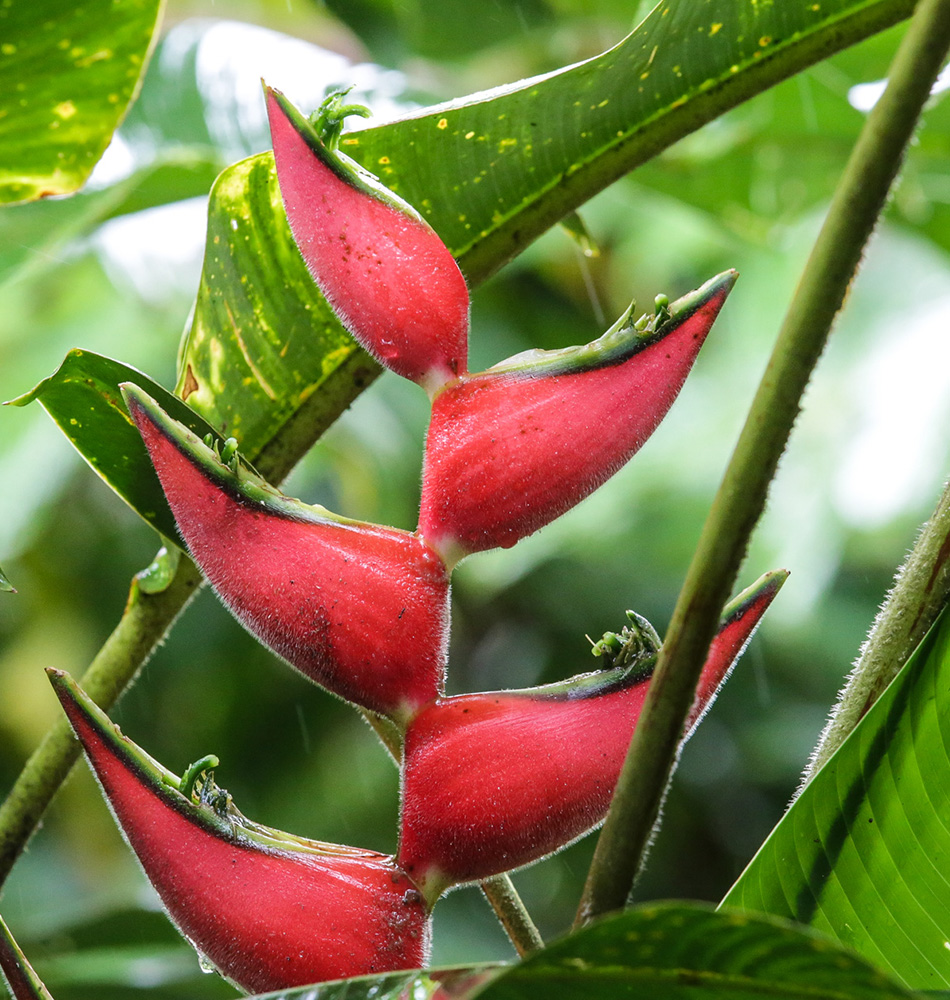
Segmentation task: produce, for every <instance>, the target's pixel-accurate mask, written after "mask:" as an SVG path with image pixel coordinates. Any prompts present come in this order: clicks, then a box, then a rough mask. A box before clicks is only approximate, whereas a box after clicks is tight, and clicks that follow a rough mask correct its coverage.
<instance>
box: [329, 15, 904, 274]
mask: <svg viewBox="0 0 950 1000" xmlns="http://www.w3.org/2000/svg"><path fill="white" fill-rule="evenodd" d="M912 9H913V3H911V2H907V0H870V2H869V0H830V2H829V0H824V2H822V3H820V4H819V3H813V2H812V0H782V2H781V3H736V2H735V0H704V2H702V3H697V2H696V0H663V2H661V3H658V4H657V6H656V7H655V8H654V9H653V10H652V11H651V12H650V14H649V15H648V16H647V17H646V18H645V19H644V20H643V22H642V23H641V24H640V25H639V26H638V27H637V28H636V29H635V30H634V31H633V32H632V33H631V34H630V35H628V36H627V38H625V39H624V40H623V41H622V42H620V43H619V44H618V45H616V46H615V47H614V48H612V49H610V50H609V51H607V52H605V53H603V54H602V55H600V56H597V57H596V58H594V59H590V60H587V61H586V62H582V63H579V64H577V65H576V66H571V67H568V68H566V69H563V70H560V71H558V72H556V73H552V74H549V75H547V76H543V77H539V78H536V79H533V80H526V81H522V82H521V83H518V84H515V85H513V86H509V87H503V88H500V89H498V90H495V91H489V92H487V93H485V94H483V95H475V96H474V97H470V98H463V99H461V100H458V101H453V102H452V103H451V104H447V105H444V106H442V107H437V108H432V109H427V110H426V111H424V112H421V113H419V114H417V115H414V116H412V117H410V118H407V119H405V120H403V121H398V122H393V123H391V124H389V125H384V126H381V127H379V128H370V129H366V130H365V131H361V132H358V133H356V134H353V135H350V136H347V137H344V139H343V142H342V144H341V148H342V150H343V151H344V152H345V153H347V154H348V155H349V156H351V157H353V158H354V159H356V160H358V161H359V162H360V163H362V164H363V166H364V167H366V168H367V169H368V170H371V171H373V173H375V174H377V175H378V176H379V177H380V179H381V180H382V181H383V183H384V184H386V185H387V186H388V187H390V188H392V189H393V190H394V191H396V192H397V193H398V194H400V195H401V196H402V197H403V198H405V199H406V201H408V202H409V203H410V204H412V205H414V206H415V207H416V208H417V209H418V210H419V211H420V212H422V213H423V214H424V215H425V216H426V218H427V219H428V221H429V222H430V223H431V224H432V226H433V227H434V228H435V229H436V231H437V232H438V233H439V235H440V236H441V237H442V239H443V240H444V241H445V242H446V243H447V244H448V246H449V247H450V248H451V249H452V251H453V253H454V254H455V255H456V257H457V258H458V260H459V264H460V265H461V267H462V270H463V271H464V272H465V274H466V276H467V277H468V278H469V280H470V281H472V282H475V283H477V282H478V281H480V280H482V279H483V278H484V277H485V276H486V275H488V274H490V273H492V272H493V271H495V270H497V269H498V267H500V266H501V265H502V264H503V263H505V262H506V261H507V260H509V259H510V258H511V257H513V256H514V255H515V254H517V253H518V252H519V251H520V250H522V249H523V248H524V247H525V246H527V245H528V244H529V243H530V242H531V241H532V240H533V239H535V238H536V237H537V236H538V235H540V233H542V232H544V231H545V230H546V229H547V228H549V227H550V226H551V225H553V224H554V223H555V222H557V221H558V220H559V219H561V218H563V217H564V216H565V215H567V214H568V213H569V212H570V211H571V210H572V209H575V208H577V207H578V206H579V205H581V204H583V203H584V202H585V201H587V200H588V199H589V198H590V197H592V196H593V195H594V194H596V193H597V192H598V191H600V190H602V189H603V188H604V187H606V186H607V185H608V184H610V183H611V182H613V181H615V180H616V179H617V178H619V177H622V176H623V175H624V174H626V173H628V172H629V171H630V170H632V169H633V168H634V167H636V166H639V165H640V164H641V163H644V162H646V161H647V160H649V159H650V158H651V157H653V156H655V155H656V154H657V153H659V152H660V151H661V150H663V149H665V148H667V147H668V146H670V145H672V144H673V143H674V142H676V140H678V139H681V138H682V137H683V136H685V135H688V134H689V133H691V132H694V131H695V130H696V129H698V128H699V127H700V126H701V125H704V124H705V123H706V122H708V121H711V120H712V119H713V118H716V117H717V116H718V115H720V114H722V113H723V112H724V111H726V110H728V109H729V108H732V107H735V106H736V105H737V104H740V103H741V102H742V101H744V100H747V99H748V98H750V97H752V96H754V95H755V94H757V93H759V92H760V91H762V90H765V89H766V88H768V87H769V86H771V85H772V84H774V83H777V82H778V81H779V80H782V79H785V78H786V77H788V76H791V75H793V74H794V73H796V72H797V71H799V70H801V69H803V68H804V67H806V66H808V65H811V64H812V63H814V62H817V61H818V60H820V59H823V58H826V57H827V56H830V55H831V54H833V53H834V52H837V51H839V50H840V49H843V48H845V47H847V46H848V45H851V44H853V43H854V42H857V41H859V40H860V39H862V38H866V37H868V36H869V35H872V34H874V33H875V32H877V31H880V30H881V29H882V28H885V27H887V26H888V25H891V24H894V23H896V22H897V21H899V20H901V19H902V18H904V17H907V16H908V15H909V14H910V12H911V10H912Z"/></svg>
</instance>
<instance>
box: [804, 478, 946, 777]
mask: <svg viewBox="0 0 950 1000" xmlns="http://www.w3.org/2000/svg"><path fill="white" fill-rule="evenodd" d="M948 599H950V482H948V483H947V485H946V486H945V487H944V490H943V494H942V495H941V497H940V499H939V501H938V502H937V507H936V509H935V510H934V512H933V514H932V515H931V517H930V520H929V521H927V522H926V523H925V524H924V526H923V527H922V528H921V530H920V534H919V535H918V537H917V541H916V542H915V544H914V547H913V549H912V550H911V553H910V555H909V556H908V557H907V561H906V562H905V563H904V564H903V566H901V567H900V569H899V570H898V571H897V575H896V577H895V578H894V586H893V587H892V588H891V592H890V593H889V594H888V595H887V599H886V600H885V601H884V606H883V607H882V608H881V610H880V612H879V614H878V616H877V618H876V619H875V621H874V624H873V625H872V626H871V631H870V633H869V634H868V638H867V641H866V642H865V644H864V646H863V647H862V648H861V653H860V655H859V656H858V659H857V662H856V663H855V665H854V669H853V670H852V671H851V674H850V676H849V677H848V681H847V683H846V684H845V686H844V687H843V688H842V690H841V693H840V694H839V695H838V701H837V704H836V705H835V707H834V709H833V710H832V713H831V718H830V719H829V720H828V725H827V726H826V727H825V729H824V732H822V734H821V736H820V738H819V740H818V745H817V746H816V747H815V752H814V754H813V755H812V759H811V760H810V761H809V762H808V766H807V767H806V768H805V773H804V774H803V775H802V787H804V786H805V785H806V784H807V783H808V782H809V781H811V779H812V778H813V777H814V776H815V774H817V772H818V770H819V769H820V768H821V767H822V765H823V764H824V763H825V762H826V761H827V760H828V758H829V757H831V755H832V754H833V753H834V752H835V751H836V750H837V749H838V747H840V746H841V744H842V743H843V742H844V741H845V739H846V738H847V736H848V734H849V733H850V732H851V730H852V729H854V727H855V726H856V725H857V724H858V723H859V722H860V721H861V719H862V718H864V714H865V712H867V710H868V709H869V708H870V707H871V706H872V705H873V704H874V702H876V701H877V699H878V698H879V697H880V696H881V694H882V693H883V691H884V689H885V688H886V687H887V686H888V684H890V683H891V681H892V680H894V678H895V677H896V676H897V674H898V672H899V671H900V669H901V667H902V666H903V665H904V664H905V663H906V662H907V658H908V657H909V656H910V654H911V653H912V652H913V651H914V650H915V649H916V648H917V646H918V645H919V644H920V641H921V639H923V637H924V636H925V635H926V634H927V631H928V630H929V629H930V626H931V625H933V623H934V621H935V620H936V618H937V615H938V614H939V613H940V609H941V608H942V607H943V606H944V605H945V604H946V603H947V601H948Z"/></svg>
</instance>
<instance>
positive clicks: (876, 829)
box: [723, 612, 950, 989]
mask: <svg viewBox="0 0 950 1000" xmlns="http://www.w3.org/2000/svg"><path fill="white" fill-rule="evenodd" d="M723 903H724V905H726V906H729V907H733V908H736V907H739V908H742V909H746V910H757V911H762V912H766V913H771V914H776V915H778V916H782V917H789V918H791V919H793V920H796V921H798V922H800V923H803V924H808V925H810V926H812V927H815V928H817V929H818V930H820V931H823V932H824V933H826V934H829V935H831V936H832V937H835V938H837V939H838V940H839V941H841V942H842V943H843V944H845V945H847V946H848V947H850V948H853V949H854V950H855V951H857V952H859V953H861V954H862V955H864V956H865V957H866V958H867V959H868V960H869V961H871V962H874V963H875V964H876V965H877V966H879V967H880V968H882V969H886V970H888V971H889V972H890V973H891V974H892V975H894V976H896V977H898V978H900V979H901V980H902V981H903V982H905V983H907V984H908V985H909V986H911V987H913V988H915V989H943V988H947V987H948V986H950V613H947V612H944V614H943V616H942V619H941V620H940V621H939V622H938V623H937V625H935V626H934V628H933V629H932V630H931V631H930V632H929V633H928V635H927V637H926V638H925V639H924V641H923V642H922V643H921V645H920V647H919V648H918V649H917V651H916V652H915V653H914V655H913V656H912V657H911V659H910V660H909V661H908V663H907V664H906V666H905V667H904V669H903V670H902V671H901V673H900V674H899V675H898V677H897V678H896V679H895V680H894V682H893V683H892V684H891V685H890V687H889V688H888V689H887V691H885V693H884V694H883V695H882V696H881V697H880V698H879V699H878V701H877V702H876V703H875V704H874V706H873V707H872V708H871V709H870V711H869V712H868V713H867V715H866V716H865V717H864V719H862V720H861V723H860V724H859V725H858V727H857V728H856V729H855V730H854V732H853V733H852V734H851V735H850V737H849V738H848V739H847V740H846V741H845V743H844V744H843V745H842V746H841V748H840V749H839V750H838V752H837V753H836V754H835V755H834V757H832V758H831V760H829V761H828V763H827V764H826V765H825V766H824V767H823V768H822V770H821V771H820V772H819V773H818V774H817V775H816V776H815V777H814V778H813V779H812V781H811V782H810V783H809V784H808V785H807V786H806V788H805V789H804V791H803V792H802V793H801V795H800V796H799V797H798V798H797V799H796V800H795V802H794V804H793V805H792V806H791V808H790V809H789V810H788V812H787V813H786V814H785V816H784V817H783V818H782V820H781V822H780V823H779V824H778V826H776V828H775V829H774V830H773V831H772V834H771V835H770V837H769V838H768V840H767V841H766V842H765V843H764V844H763V845H762V847H761V849H760V850H759V852H758V854H756V856H755V858H753V860H752V862H751V863H750V864H749V866H748V868H746V870H745V871H744V872H743V874H742V876H741V877H740V878H739V880H738V881H737V882H736V884H735V885H734V886H733V887H732V889H731V890H730V892H729V894H728V895H727V896H726V898H725V900H724V901H723Z"/></svg>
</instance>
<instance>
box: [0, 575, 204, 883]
mask: <svg viewBox="0 0 950 1000" xmlns="http://www.w3.org/2000/svg"><path fill="white" fill-rule="evenodd" d="M140 575H141V574H140ZM201 582H202V578H201V573H200V572H199V571H198V569H197V567H196V566H195V564H194V563H193V562H192V561H191V560H190V559H189V558H188V557H187V556H182V557H181V558H180V560H179V561H178V567H177V570H176V572H175V575H174V577H173V578H172V581H171V583H170V584H169V586H168V587H166V588H165V589H164V590H161V591H160V592H158V593H147V592H146V590H145V589H143V587H142V586H141V585H140V578H139V577H138V576H137V577H135V578H134V579H133V581H132V586H131V589H130V590H129V599H128V603H127V604H126V606H125V611H124V612H123V614H122V618H121V619H120V621H119V624H118V625H117V626H116V628H115V631H114V632H113V633H112V635H110V636H109V638H108V639H107V640H106V643H105V645H104V646H103V647H102V649H100V650H99V652H98V654H97V655H96V657H95V659H94V660H93V661H92V663H91V664H90V665H89V668H88V669H87V670H86V672H85V674H83V676H82V686H83V688H85V690H86V691H87V692H88V693H89V695H90V697H92V699H93V700H94V701H95V702H96V703H97V704H98V705H99V706H100V707H102V708H103V709H106V710H108V709H109V708H110V707H111V706H112V705H113V704H114V703H115V701H116V700H117V699H118V697H119V695H120V694H122V692H123V691H124V690H125V688H126V686H127V685H128V684H129V683H130V682H131V681H132V680H133V679H134V677H135V675H136V674H137V673H138V671H139V670H140V668H141V667H142V665H143V664H144V663H145V662H146V660H148V658H149V656H151V654H152V652H153V650H154V649H155V647H156V646H157V645H158V644H159V643H160V642H161V641H162V639H163V638H164V636H165V634H166V632H167V631H168V630H169V629H170V628H171V626H172V624H173V623H174V621H175V619H176V618H177V617H178V614H179V613H180V612H181V611H182V609H183V608H184V607H185V605H186V604H187V603H188V601H189V600H190V599H191V597H193V596H194V594H195V593H196V592H197V591H198V589H199V587H200V585H201ZM78 756H79V744H78V743H77V742H76V739H75V737H74V736H73V734H72V730H71V729H70V727H69V724H68V723H67V722H66V719H65V717H64V718H63V719H61V720H60V721H59V722H57V723H56V724H54V725H53V726H52V727H51V728H50V730H49V731H48V732H47V734H46V736H44V737H43V740H42V742H41V743H40V745H39V746H38V747H37V748H36V750H35V751H34V752H33V754H32V756H31V757H30V759H29V760H28V761H27V762H26V765H25V766H24V768H23V770H22V771H21V772H20V776H19V777H18V778H17V780H16V782H15V784H14V785H13V788H12V789H11V790H10V794H9V795H8V796H7V797H6V799H5V800H4V802H3V804H2V805H0V887H2V885H3V883H4V882H5V881H6V878H7V876H8V875H9V874H10V870H11V868H12V867H13V864H14V862H15V861H16V859H17V858H18V857H19V856H20V854H21V853H22V851H23V849H24V848H25V847H26V844H27V841H28V840H29V839H30V837H31V836H32V835H33V832H34V831H35V830H36V828H37V826H38V825H39V822H40V819H41V818H42V816H43V813H44V812H45V811H46V807H47V806H48V805H49V803H50V801H51V800H52V798H53V796H54V795H55V794H56V791H57V789H58V788H59V786H60V785H61V784H62V783H63V781H65V779H66V776H67V775H68V774H69V770H70V768H71V767H72V766H73V764H74V763H75V762H76V758H77V757H78Z"/></svg>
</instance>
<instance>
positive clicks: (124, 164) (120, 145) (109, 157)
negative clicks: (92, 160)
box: [86, 133, 136, 191]
mask: <svg viewBox="0 0 950 1000" xmlns="http://www.w3.org/2000/svg"><path fill="white" fill-rule="evenodd" d="M135 168H136V158H135V154H134V153H133V152H132V149H131V147H130V146H129V144H128V143H127V142H126V141H125V139H123V138H122V136H121V135H119V134H118V133H116V134H115V135H114V136H113V137H112V142H110V143H109V145H108V146H106V151H105V152H104V153H103V154H102V158H101V159H100V160H99V162H98V163H97V164H96V165H95V167H94V168H93V171H92V173H91V174H90V175H89V180H88V181H87V182H86V190H87V191H96V190H99V189H101V188H106V187H109V186H110V185H112V184H117V183H118V182H119V181H121V180H124V179H125V178H126V177H128V176H129V175H130V174H132V173H134V172H135Z"/></svg>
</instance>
